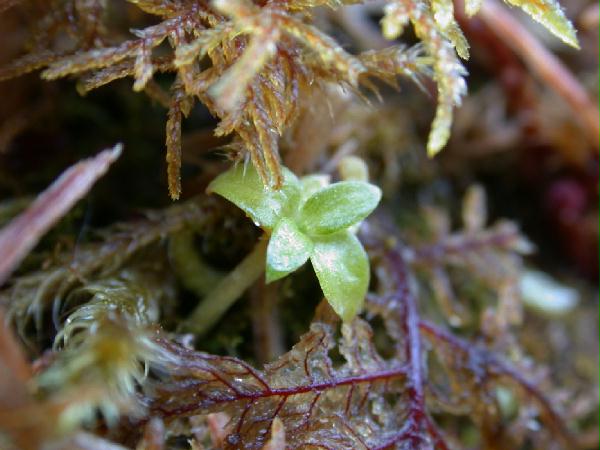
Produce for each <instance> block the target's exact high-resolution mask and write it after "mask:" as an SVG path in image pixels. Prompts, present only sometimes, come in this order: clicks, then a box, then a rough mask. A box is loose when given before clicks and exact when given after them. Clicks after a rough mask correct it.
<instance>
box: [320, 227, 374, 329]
mask: <svg viewBox="0 0 600 450" xmlns="http://www.w3.org/2000/svg"><path fill="white" fill-rule="evenodd" d="M314 242H315V247H314V249H313V252H312V255H311V257H310V261H311V263H312V265H313V268H314V269H315V273H316V274H317V278H318V279H319V284H320V285H321V289H322V290H323V294H324V295H325V298H326V299H327V301H328V302H329V304H330V305H331V307H332V308H333V309H334V311H335V312H336V313H337V314H338V315H339V316H340V317H341V318H342V319H343V320H344V321H350V320H352V318H353V317H354V316H355V315H356V314H357V313H358V312H360V310H361V309H362V306H363V303H364V299H365V294H366V293H367V288H368V287H369V276H370V272H369V259H368V258H367V254H366V252H365V250H364V249H363V247H362V245H361V243H360V242H359V241H358V239H357V238H356V236H354V235H353V234H352V233H350V232H348V231H344V232H341V233H336V234H332V235H328V236H321V237H318V238H316V239H315V241H314Z"/></svg>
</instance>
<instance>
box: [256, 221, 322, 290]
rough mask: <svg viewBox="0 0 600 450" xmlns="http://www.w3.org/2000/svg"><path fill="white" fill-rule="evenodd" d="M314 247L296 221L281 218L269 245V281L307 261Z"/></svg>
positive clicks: (280, 276) (282, 275)
mask: <svg viewBox="0 0 600 450" xmlns="http://www.w3.org/2000/svg"><path fill="white" fill-rule="evenodd" d="M312 249H313V243H312V241H311V239H310V238H309V237H308V236H306V235H305V234H303V233H302V232H301V231H300V230H298V228H297V227H296V225H295V224H294V222H292V221H291V220H289V219H286V218H283V219H281V220H280V221H279V222H278V223H277V225H276V226H275V229H274V230H273V234H272V235H271V239H270V240H269V246H268V247H267V270H266V272H267V274H266V275H267V283H270V282H271V281H275V280H278V279H280V278H283V277H285V276H286V275H287V274H289V273H290V272H293V271H294V270H296V269H297V268H298V267H300V266H301V265H302V264H304V263H305V262H306V260H307V259H308V257H309V256H310V254H311V252H312Z"/></svg>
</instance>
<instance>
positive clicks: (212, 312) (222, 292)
mask: <svg viewBox="0 0 600 450" xmlns="http://www.w3.org/2000/svg"><path fill="white" fill-rule="evenodd" d="M268 242H269V241H268V239H261V240H260V241H259V242H258V243H257V244H256V246H255V247H254V249H253V250H252V252H250V254H249V255H248V256H246V257H245V258H244V259H243V261H242V262H241V263H239V264H238V266H237V267H236V268H235V269H233V270H232V271H231V272H229V274H227V275H226V276H225V277H224V278H223V279H221V281H220V282H219V283H218V284H217V285H216V286H215V288H214V289H213V290H212V291H210V292H209V293H208V294H207V295H206V297H205V298H204V300H203V301H202V303H200V305H198V307H197V308H196V309H195V310H194V312H193V313H192V314H191V316H190V317H189V318H188V319H187V320H186V321H185V322H184V323H183V324H182V328H183V330H184V331H187V332H191V333H194V334H197V335H202V334H204V333H206V332H207V331H208V330H209V329H210V328H211V327H212V326H214V325H215V324H216V323H217V322H218V320H219V319H220V318H221V317H222V316H223V314H224V313H225V312H226V311H227V310H228V309H229V308H230V307H231V305H233V304H234V303H235V301H236V300H237V299H238V298H239V297H240V296H241V295H242V294H243V293H244V291H245V290H246V289H248V288H249V287H250V286H251V285H252V284H253V283H254V282H255V281H256V280H257V279H258V277H260V276H261V274H262V273H263V272H264V271H265V257H266V253H267V243H268Z"/></svg>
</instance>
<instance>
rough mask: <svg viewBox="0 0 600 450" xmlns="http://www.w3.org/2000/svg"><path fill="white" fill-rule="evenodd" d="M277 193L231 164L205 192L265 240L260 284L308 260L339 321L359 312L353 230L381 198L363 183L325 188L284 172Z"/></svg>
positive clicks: (363, 264) (360, 266) (360, 257)
mask: <svg viewBox="0 0 600 450" xmlns="http://www.w3.org/2000/svg"><path fill="white" fill-rule="evenodd" d="M283 174H284V182H283V185H282V186H281V188H280V189H279V190H274V189H271V188H268V187H265V186H264V185H263V182H262V180H261V179H260V177H259V176H258V173H257V172H256V170H255V169H254V168H253V167H251V166H247V167H244V166H243V165H237V166H235V167H233V168H232V169H230V170H228V171H227V172H225V173H223V174H221V175H220V176H218V177H217V178H216V179H215V180H213V182H212V183H211V184H210V185H209V187H208V192H215V193H217V194H219V195H221V196H223V197H225V198H226V199H227V200H229V201H231V202H232V203H234V204H236V205H237V206H238V207H239V208H241V209H242V210H244V211H245V212H246V214H247V215H248V216H249V217H250V218H251V219H252V220H253V221H254V223H255V224H256V225H258V226H260V227H261V228H262V229H263V230H264V231H265V232H266V233H267V234H268V235H270V238H269V243H268V246H267V257H266V281H267V283H270V282H272V281H275V280H278V279H281V278H283V277H285V276H286V275H288V274H290V273H291V272H293V271H295V270H297V269H298V268H299V267H300V266H302V265H303V264H304V263H305V262H306V261H307V260H309V259H310V262H311V263H312V266H313V268H314V271H315V273H316V275H317V278H318V280H319V284H320V285H321V289H322V290H323V293H324V295H325V298H326V299H327V301H328V302H329V304H330V305H331V306H332V307H333V309H334V310H335V312H336V313H337V314H338V315H339V316H340V317H341V318H342V319H343V320H345V321H349V320H351V319H352V318H353V317H354V316H355V315H356V314H357V313H358V312H359V311H360V310H361V309H362V306H363V303H364V298H365V294H366V292H367V288H368V285H369V277H370V270H369V260H368V257H367V254H366V252H365V250H364V248H363V246H362V245H361V243H360V242H359V240H358V239H357V238H356V236H355V235H354V232H353V231H355V229H356V225H357V224H358V223H359V222H360V221H362V220H363V219H364V218H366V217H367V216H368V215H369V214H370V213H371V212H372V211H373V210H374V209H375V207H376V206H377V204H378V203H379V200H380V199H381V190H380V189H379V188H378V187H377V186H374V185H372V184H370V183H366V182H364V181H341V182H338V183H333V184H328V182H327V181H326V179H325V177H322V176H318V175H315V176H309V177H305V178H303V179H301V180H299V179H298V178H297V177H296V176H295V175H294V174H293V173H292V172H290V171H289V170H288V169H285V168H284V171H283Z"/></svg>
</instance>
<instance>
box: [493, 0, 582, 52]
mask: <svg viewBox="0 0 600 450" xmlns="http://www.w3.org/2000/svg"><path fill="white" fill-rule="evenodd" d="M505 1H506V3H508V4H509V5H513V6H518V7H519V8H521V9H522V10H523V11H525V12H526V13H527V14H529V15H530V16H531V17H532V18H533V20H535V21H537V22H539V23H541V24H542V25H543V26H544V27H546V29H547V30H548V31H550V32H551V33H552V34H554V35H555V36H556V37H558V38H559V39H561V40H562V41H563V42H564V43H565V44H568V45H570V46H572V47H575V48H579V43H578V42H577V36H576V35H575V28H573V25H572V24H571V22H570V21H569V19H567V17H566V16H565V13H564V12H563V10H562V8H561V6H560V4H559V3H558V2H557V1H556V0H537V1H531V0H505Z"/></svg>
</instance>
